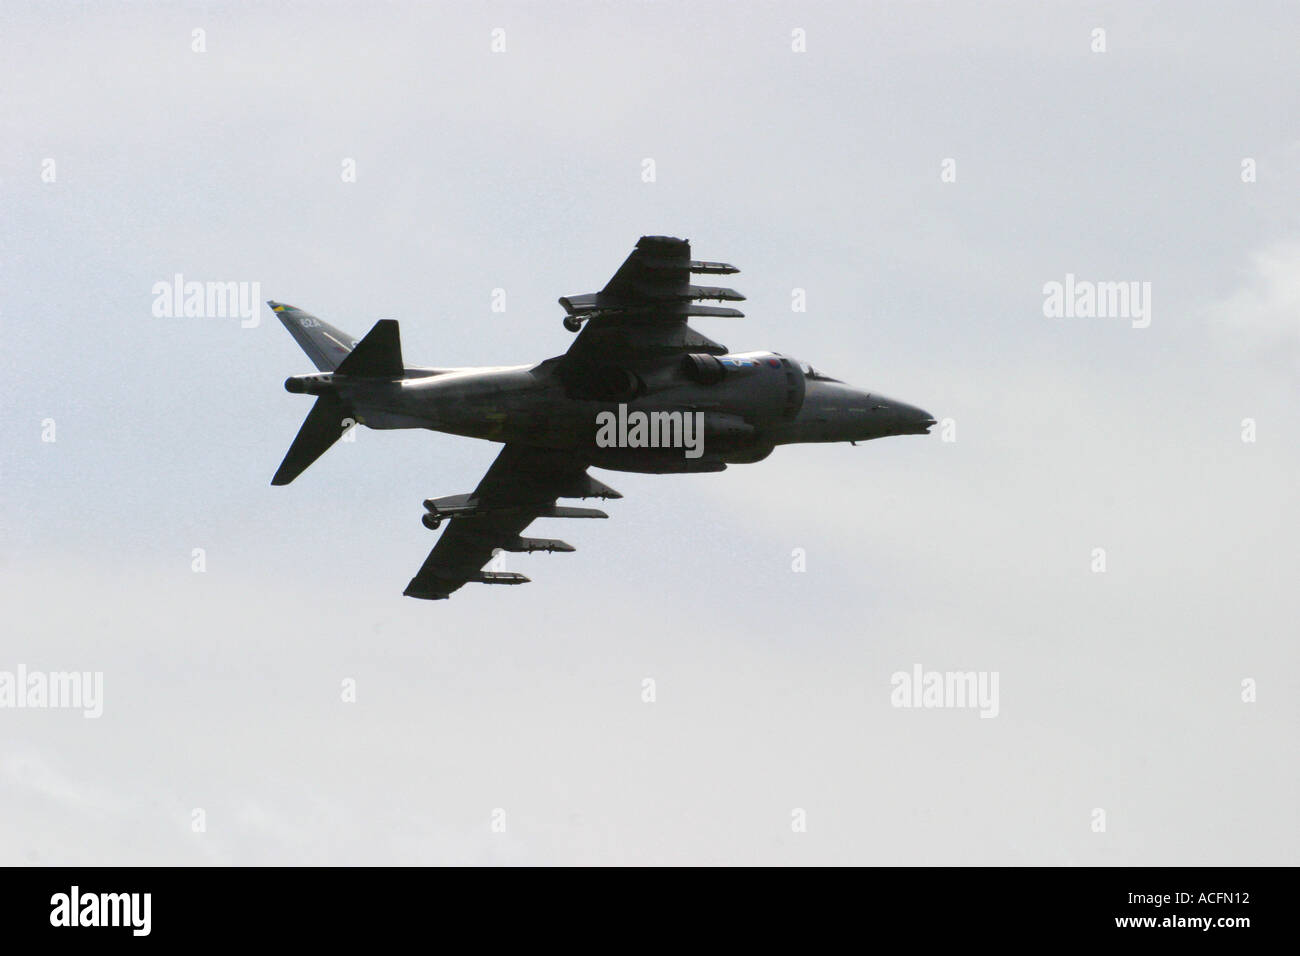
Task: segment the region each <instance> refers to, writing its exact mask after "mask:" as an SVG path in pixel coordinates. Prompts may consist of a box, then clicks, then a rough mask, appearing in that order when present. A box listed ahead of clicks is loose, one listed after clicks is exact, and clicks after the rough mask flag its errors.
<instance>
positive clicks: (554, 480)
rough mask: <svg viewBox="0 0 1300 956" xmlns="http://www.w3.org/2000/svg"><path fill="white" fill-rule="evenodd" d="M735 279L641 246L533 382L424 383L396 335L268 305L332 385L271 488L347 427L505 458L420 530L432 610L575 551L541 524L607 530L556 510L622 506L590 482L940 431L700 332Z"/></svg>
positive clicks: (893, 407)
mask: <svg viewBox="0 0 1300 956" xmlns="http://www.w3.org/2000/svg"><path fill="white" fill-rule="evenodd" d="M738 271H739V270H738V269H737V268H736V267H735V266H731V265H727V264H726V263H723V262H701V261H698V260H695V259H692V258H691V247H690V243H689V242H688V241H687V240H685V239H673V238H669V237H666V236H643V237H642V238H641V239H640V240H639V241H638V242H637V244H636V248H635V249H634V250H633V252H632V254H631V255H630V256H628V257H627V260H626V261H625V262H624V263H623V265H622V266H621V267H619V270H618V271H617V272H616V273H615V274H614V277H613V278H612V279H610V280H609V282H608V283H607V284H606V286H605V287H604V288H603V289H601V290H600V291H599V292H595V293H588V294H586V295H571V296H564V297H563V298H561V299H560V305H562V306H563V307H564V311H565V313H566V315H565V318H564V327H565V328H566V329H568V330H569V331H570V332H575V333H578V337H577V338H576V339H575V340H574V341H573V344H572V345H571V346H570V347H569V350H568V351H567V352H565V353H564V354H563V355H560V356H556V357H555V358H549V359H547V360H546V361H544V362H540V363H538V364H536V365H517V366H508V367H500V366H497V367H489V368H421V367H411V366H408V365H407V364H406V363H405V361H404V360H403V358H402V347H401V342H400V338H399V335H398V326H397V323H396V322H395V321H393V320H391V319H381V320H380V321H378V322H376V323H375V326H374V328H372V329H371V330H370V331H369V332H368V333H367V334H366V335H365V337H364V338H362V339H360V340H355V339H353V338H352V337H351V336H349V335H347V334H345V333H343V332H340V331H339V330H338V329H336V328H334V327H333V326H331V325H328V324H327V323H325V322H322V321H321V320H320V319H318V318H316V317H315V316H313V315H309V314H308V313H306V312H303V311H302V310H301V309H297V308H294V307H293V306H291V305H285V304H283V303H280V302H274V301H272V302H269V303H268V305H270V307H271V310H272V311H273V312H274V313H275V314H276V315H277V316H278V317H279V319H280V321H281V322H282V323H284V326H285V328H287V329H288V330H289V332H290V333H291V334H292V335H293V337H294V339H296V340H297V342H298V344H299V345H300V346H301V347H302V349H303V351H304V352H306V353H307V356H308V357H309V358H310V359H311V360H312V362H313V363H314V364H315V366H316V368H317V369H318V370H319V371H318V372H317V373H316V374H309V375H294V376H292V377H290V378H289V379H288V380H286V381H285V383H284V387H285V389H286V390H287V391H289V392H293V393H295V394H306V395H314V396H316V404H315V405H314V406H313V407H312V410H311V411H310V412H309V413H308V415H307V420H306V421H305V422H303V425H302V428H301V430H300V431H299V432H298V437H297V438H295V439H294V441H293V444H292V445H291V446H290V448H289V452H288V454H286V455H285V457H284V461H283V462H282V463H281V464H280V468H279V470H278V471H277V472H276V473H275V477H274V478H272V479H271V484H273V485H287V484H288V483H289V482H291V481H293V480H294V479H295V478H297V477H298V475H300V474H302V472H303V471H304V469H306V468H307V467H308V466H309V465H310V464H311V463H312V462H314V461H315V460H316V459H317V458H319V457H320V456H321V455H322V454H324V452H325V451H326V449H328V448H329V447H330V446H331V445H333V444H334V442H336V441H337V440H338V439H339V437H340V436H341V435H342V434H343V432H344V431H346V430H347V429H348V428H350V427H353V426H354V425H358V424H360V425H365V426H367V427H369V428H376V429H389V428H427V429H430V430H432V431H439V432H448V433H450V434H453V435H464V436H466V437H469V438H482V439H486V440H487V441H494V442H500V443H502V444H503V446H504V447H503V448H502V449H501V452H500V454H499V455H498V456H497V459H496V461H495V462H493V464H492V466H491V467H490V468H489V469H488V471H487V474H486V475H484V476H483V480H482V481H480V482H479V485H478V487H477V488H475V489H474V490H473V491H472V492H470V493H469V494H459V495H447V496H443V497H437V498H429V499H428V500H426V501H425V502H424V508H425V513H424V515H423V516H422V522H423V524H424V526H425V527H426V528H428V529H430V530H437V529H438V528H439V527H440V526H441V525H442V523H443V522H446V523H447V528H446V530H445V531H443V532H442V535H441V537H440V538H439V539H438V542H437V544H436V545H435V546H434V548H433V550H432V551H431V552H430V554H429V557H428V559H427V560H425V562H424V564H423V565H422V566H421V568H420V570H419V571H418V572H417V573H416V575H415V577H413V578H412V579H411V581H410V583H409V584H408V585H407V586H406V590H405V591H403V592H402V593H404V594H406V595H407V596H408V597H415V598H426V599H431V600H437V599H441V598H446V597H449V596H450V595H451V594H452V592H454V591H456V590H457V589H459V588H460V587H462V586H463V585H465V584H467V583H470V582H476V583H479V584H524V583H526V582H527V581H528V580H529V579H528V578H526V577H524V576H523V575H522V574H518V573H514V572H504V571H486V570H483V567H484V565H485V564H487V563H488V562H489V561H490V560H491V559H492V557H493V555H494V554H495V553H496V551H497V550H503V551H512V552H532V551H572V550H574V548H573V546H572V545H570V544H566V543H565V542H563V541H559V540H556V539H554V538H527V537H522V536H521V534H522V532H523V531H524V530H525V529H526V528H527V527H528V525H530V524H531V523H532V522H533V521H534V520H535V519H537V518H607V517H608V515H607V514H606V513H605V512H604V511H600V510H598V509H596V508H580V507H572V506H568V505H559V504H557V503H556V502H557V500H558V499H560V498H601V499H604V498H621V497H622V495H620V494H619V493H618V492H617V491H615V490H614V489H613V488H611V487H609V486H608V485H606V484H604V483H603V482H601V481H599V480H597V479H596V478H594V477H592V476H591V475H589V474H587V469H588V468H590V467H596V468H603V469H609V470H613V471H631V472H641V473H650V474H674V473H683V472H714V471H722V470H724V469H725V468H726V467H727V466H728V465H736V464H749V463H752V462H758V461H762V460H763V459H764V458H766V457H767V456H768V455H770V454H771V453H772V450H773V449H774V448H776V446H777V445H789V444H796V443H800V442H855V443H856V442H859V441H867V440H868V439H872V438H884V437H886V436H889V435H925V434H929V429H930V426H932V425H933V424H934V423H935V419H934V416H932V415H931V414H930V413H929V412H926V411H922V410H921V409H920V408H917V407H915V406H912V405H908V404H905V403H903V402H899V401H895V400H893V399H890V398H886V397H885V396H883V395H880V394H878V393H876V392H868V391H864V390H862V389H857V388H853V387H851V386H849V385H846V384H845V383H844V382H841V381H839V380H838V379H835V378H831V377H830V376H829V375H825V374H823V373H821V372H819V371H817V370H816V369H814V368H813V367H812V366H810V365H808V364H807V363H806V362H800V361H798V360H796V359H793V358H791V357H789V356H787V355H782V354H780V353H778V352H743V353H739V354H733V353H730V352H728V350H727V348H726V346H723V345H719V344H718V343H717V342H714V341H713V340H711V339H709V338H706V337H705V336H703V335H701V334H700V333H699V332H697V331H695V330H694V329H692V328H691V327H690V326H689V325H688V324H687V319H689V318H691V317H695V316H699V317H705V316H707V317H741V316H743V314H744V313H742V312H739V311H738V310H736V309H733V308H729V307H719V306H709V305H701V304H700V303H701V302H702V301H718V302H735V301H742V300H743V299H744V298H745V297H744V296H742V295H741V294H740V293H739V292H737V291H735V290H734V289H726V288H720V287H717V286H699V285H692V284H691V276H692V274H695V275H730V274H732V273H735V272H738Z"/></svg>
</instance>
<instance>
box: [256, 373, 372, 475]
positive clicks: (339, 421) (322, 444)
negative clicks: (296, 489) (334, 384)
mask: <svg viewBox="0 0 1300 956" xmlns="http://www.w3.org/2000/svg"><path fill="white" fill-rule="evenodd" d="M352 424H353V420H352V416H351V414H350V412H349V411H348V407H347V406H346V405H345V404H343V400H342V399H340V398H339V397H338V396H337V395H322V396H321V397H320V398H318V399H316V404H315V405H313V406H312V407H311V411H310V412H308V413H307V419H306V421H304V422H303V423H302V428H300V429H298V437H297V438H295V439H294V440H293V444H292V445H290V446H289V452H288V454H286V455H285V456H284V461H282V462H281V463H280V468H279V470H278V471H276V473H275V477H274V478H272V479H271V484H273V485H287V484H288V483H289V482H291V481H293V480H294V479H295V478H297V477H298V476H299V475H301V474H302V473H303V472H304V471H306V470H307V467H308V466H309V465H310V464H311V463H312V462H314V461H315V460H316V459H317V458H319V457H320V456H321V455H323V454H325V452H326V451H327V450H328V449H329V447H330V445H333V444H334V443H335V442H336V441H338V440H339V437H340V436H341V435H342V434H343V433H344V432H345V431H347V429H348V427H349V426H350V425H352Z"/></svg>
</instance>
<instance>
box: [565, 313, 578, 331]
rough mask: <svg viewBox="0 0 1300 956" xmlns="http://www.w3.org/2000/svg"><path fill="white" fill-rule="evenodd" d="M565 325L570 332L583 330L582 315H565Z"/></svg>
mask: <svg viewBox="0 0 1300 956" xmlns="http://www.w3.org/2000/svg"><path fill="white" fill-rule="evenodd" d="M564 327H565V328H566V329H568V330H569V331H570V332H581V331H582V317H581V316H577V315H568V316H565V317H564Z"/></svg>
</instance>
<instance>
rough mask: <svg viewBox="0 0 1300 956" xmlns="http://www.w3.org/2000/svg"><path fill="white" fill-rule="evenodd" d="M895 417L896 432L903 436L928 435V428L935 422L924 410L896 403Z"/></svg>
mask: <svg viewBox="0 0 1300 956" xmlns="http://www.w3.org/2000/svg"><path fill="white" fill-rule="evenodd" d="M895 415H896V419H895V420H896V422H897V424H898V431H899V433H900V434H903V435H928V434H930V426H932V425H934V424H936V422H937V420H936V419H935V417H934V416H933V415H931V414H930V413H929V412H927V411H926V410H925V409H923V408H917V407H916V406H914V405H906V404H904V403H902V402H899V403H897V406H896V411H895Z"/></svg>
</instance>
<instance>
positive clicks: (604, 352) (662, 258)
mask: <svg viewBox="0 0 1300 956" xmlns="http://www.w3.org/2000/svg"><path fill="white" fill-rule="evenodd" d="M739 271H740V270H739V269H737V268H736V267H735V266H732V265H728V264H727V263H725V262H701V261H698V260H694V259H692V258H691V244H690V242H689V241H688V240H686V239H673V238H670V237H668V236H642V237H641V239H640V240H638V242H637V244H636V248H635V249H634V250H632V254H631V255H630V256H628V257H627V260H626V261H625V262H624V263H623V265H621V266H620V267H619V269H618V271H617V272H616V273H614V277H613V278H612V279H610V280H609V282H608V283H606V285H605V288H603V289H601V290H600V291H599V292H593V293H588V294H586V295H571V296H563V297H562V298H561V299H560V305H562V306H564V311H565V312H567V313H568V318H567V319H566V320H565V323H566V325H567V326H568V327H570V328H574V329H576V328H577V327H578V325H580V324H581V323H583V322H585V323H586V328H584V329H583V330H582V333H581V334H580V335H579V336H578V338H577V340H576V341H575V342H574V343H573V345H572V347H570V349H569V351H568V352H567V353H566V354H565V355H564V356H563V357H562V359H561V371H566V372H567V371H570V370H575V369H577V368H578V367H591V366H596V365H607V364H611V363H629V362H630V363H635V362H639V361H644V360H647V359H653V358H658V357H665V356H675V355H680V354H682V353H684V352H708V353H711V354H714V355H722V354H724V353H725V352H726V351H727V348H726V346H724V345H719V344H718V343H717V342H714V341H712V340H711V339H708V338H706V337H705V336H703V335H701V334H700V333H698V332H696V331H695V330H694V329H692V328H691V327H690V326H688V325H687V324H686V320H687V319H688V318H690V317H691V316H720V317H736V318H739V317H742V316H743V315H744V313H743V312H741V311H739V310H737V309H732V308H723V307H718V306H709V305H700V302H701V301H703V300H707V299H713V300H716V301H722V302H739V301H743V300H744V298H745V297H744V296H743V295H741V294H740V293H739V292H737V291H736V290H735V289H727V288H722V287H719V286H699V285H692V284H691V276H692V275H693V274H704V275H730V274H732V273H735V272H739Z"/></svg>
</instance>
